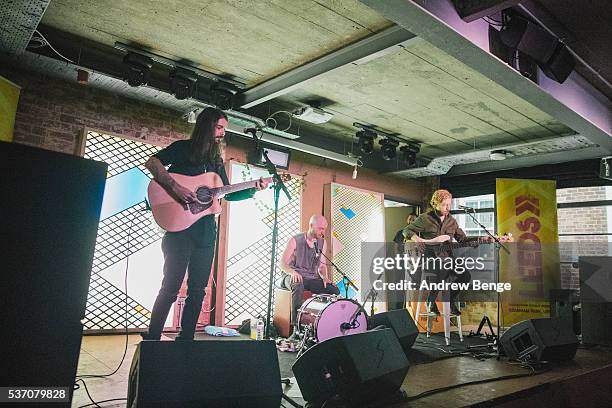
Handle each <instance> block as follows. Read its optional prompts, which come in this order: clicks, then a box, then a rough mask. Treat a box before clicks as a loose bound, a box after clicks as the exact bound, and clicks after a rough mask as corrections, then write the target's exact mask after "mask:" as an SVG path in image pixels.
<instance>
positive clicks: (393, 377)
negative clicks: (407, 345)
mask: <svg viewBox="0 0 612 408" xmlns="http://www.w3.org/2000/svg"><path fill="white" fill-rule="evenodd" d="M409 367H410V365H409V363H408V359H407V358H406V355H405V354H404V352H403V350H402V347H401V346H400V343H399V341H398V340H397V337H396V335H395V334H394V333H393V330H391V329H382V330H372V331H369V332H365V333H359V334H353V335H349V336H342V337H335V338H333V339H329V340H326V341H324V342H321V343H319V344H316V345H315V346H313V347H312V348H310V349H308V350H307V351H306V352H305V353H304V354H303V355H302V356H301V357H300V358H298V360H297V361H296V362H295V364H294V365H293V367H292V369H293V373H294V374H295V379H296V380H297V382H298V385H299V386H300V390H301V391H302V396H303V397H304V399H305V400H306V401H308V402H311V403H315V404H321V403H323V402H325V401H327V400H329V399H330V398H335V397H337V398H339V399H341V400H342V401H345V402H346V403H347V405H348V406H351V407H354V406H361V405H363V404H365V403H368V402H372V401H374V400H377V399H380V398H382V397H384V396H389V395H393V394H394V393H396V392H397V391H399V388H400V387H401V385H402V383H403V381H404V378H405V377H406V374H407V373H408V368H409Z"/></svg>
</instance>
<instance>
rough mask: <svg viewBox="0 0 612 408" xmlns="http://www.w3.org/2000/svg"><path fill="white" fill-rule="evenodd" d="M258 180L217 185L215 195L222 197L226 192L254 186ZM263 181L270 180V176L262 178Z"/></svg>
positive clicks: (229, 192)
mask: <svg viewBox="0 0 612 408" xmlns="http://www.w3.org/2000/svg"><path fill="white" fill-rule="evenodd" d="M258 181H259V180H251V181H245V182H242V183H237V184H229V185H227V186H223V187H218V188H217V189H216V192H215V195H216V196H218V197H223V196H225V195H227V194H231V193H235V192H237V191H242V190H247V189H249V188H254V187H255V185H256V183H257V182H258ZM264 181H268V182H271V181H272V177H267V178H264Z"/></svg>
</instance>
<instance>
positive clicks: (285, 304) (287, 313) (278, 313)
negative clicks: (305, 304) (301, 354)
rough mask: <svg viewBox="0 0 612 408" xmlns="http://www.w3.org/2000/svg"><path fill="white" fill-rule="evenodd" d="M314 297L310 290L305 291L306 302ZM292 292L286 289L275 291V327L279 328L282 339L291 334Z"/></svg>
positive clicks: (276, 289)
mask: <svg viewBox="0 0 612 408" xmlns="http://www.w3.org/2000/svg"><path fill="white" fill-rule="evenodd" d="M312 296H313V293H312V292H311V291H309V290H305V291H304V298H303V300H304V301H306V300H308V299H310V298H311V297H312ZM291 308H292V305H291V290H289V289H286V288H279V287H277V288H275V289H274V316H273V322H274V325H275V326H276V327H277V328H278V333H279V334H280V335H281V336H282V337H289V335H290V334H291V325H292V324H293V323H294V322H292V321H291Z"/></svg>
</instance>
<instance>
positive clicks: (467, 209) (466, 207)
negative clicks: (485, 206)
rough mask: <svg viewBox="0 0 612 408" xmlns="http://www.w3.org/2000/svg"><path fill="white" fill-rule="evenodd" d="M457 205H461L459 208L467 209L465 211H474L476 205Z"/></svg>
mask: <svg viewBox="0 0 612 408" xmlns="http://www.w3.org/2000/svg"><path fill="white" fill-rule="evenodd" d="M457 207H459V208H461V209H462V210H465V211H474V207H468V206H467V205H461V204H459V205H457Z"/></svg>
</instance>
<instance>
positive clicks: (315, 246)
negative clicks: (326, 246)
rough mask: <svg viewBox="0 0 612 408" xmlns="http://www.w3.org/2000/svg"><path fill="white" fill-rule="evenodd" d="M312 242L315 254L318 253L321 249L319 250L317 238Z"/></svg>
mask: <svg viewBox="0 0 612 408" xmlns="http://www.w3.org/2000/svg"><path fill="white" fill-rule="evenodd" d="M312 244H313V245H314V250H315V254H317V255H319V254H320V253H321V251H320V250H319V244H317V240H316V239H315V240H314V241H313V242H312Z"/></svg>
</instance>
